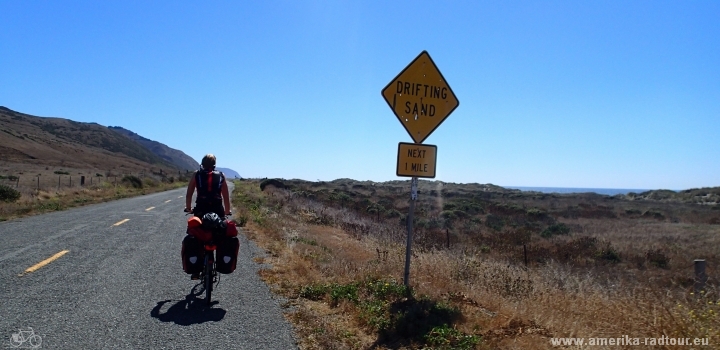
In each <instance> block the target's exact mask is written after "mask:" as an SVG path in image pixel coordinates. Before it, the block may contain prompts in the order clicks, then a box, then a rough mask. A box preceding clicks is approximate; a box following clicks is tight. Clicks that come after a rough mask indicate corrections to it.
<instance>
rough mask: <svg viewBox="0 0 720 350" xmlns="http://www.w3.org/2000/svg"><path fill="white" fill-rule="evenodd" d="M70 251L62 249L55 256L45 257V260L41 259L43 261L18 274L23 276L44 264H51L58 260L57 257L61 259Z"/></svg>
mask: <svg viewBox="0 0 720 350" xmlns="http://www.w3.org/2000/svg"><path fill="white" fill-rule="evenodd" d="M68 252H70V251H69V250H63V251H61V252H59V253H57V254H55V255H53V256H51V257H49V258H47V259H45V260H43V261H41V262H39V263H37V264H35V265H33V266H30V267H28V268H27V270H25V272H23V273H21V274H19V275H18V276H22V275H24V274H26V273H32V272H35V271H37V269H39V268H41V267H43V266H45V265H47V264H49V263H51V262H53V261H55V260H57V259H59V258H60V257H61V256H63V255H65V254H67V253H68Z"/></svg>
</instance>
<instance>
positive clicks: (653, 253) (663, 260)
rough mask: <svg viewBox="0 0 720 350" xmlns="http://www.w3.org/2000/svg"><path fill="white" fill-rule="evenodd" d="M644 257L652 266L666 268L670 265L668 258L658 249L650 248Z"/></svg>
mask: <svg viewBox="0 0 720 350" xmlns="http://www.w3.org/2000/svg"><path fill="white" fill-rule="evenodd" d="M645 259H646V260H647V261H648V262H649V263H650V264H651V265H653V266H655V267H659V268H661V269H666V268H668V266H669V265H670V258H669V257H668V256H667V255H665V253H664V252H663V251H661V250H660V249H655V250H650V251H648V252H647V253H645Z"/></svg>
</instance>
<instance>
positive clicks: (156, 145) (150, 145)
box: [108, 126, 200, 170]
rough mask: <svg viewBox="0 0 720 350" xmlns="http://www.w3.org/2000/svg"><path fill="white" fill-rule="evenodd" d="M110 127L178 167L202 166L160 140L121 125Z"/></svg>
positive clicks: (183, 168) (185, 168) (188, 168)
mask: <svg viewBox="0 0 720 350" xmlns="http://www.w3.org/2000/svg"><path fill="white" fill-rule="evenodd" d="M108 128H109V129H110V130H112V131H115V132H117V133H119V134H121V135H124V136H126V137H128V138H130V139H131V140H133V141H135V142H137V143H139V144H141V145H142V146H143V147H145V148H146V149H148V150H149V151H151V152H152V153H153V154H155V155H157V156H158V157H160V158H162V159H164V160H165V161H167V162H169V163H171V164H173V165H175V167H177V168H178V169H182V170H195V169H197V168H199V167H200V164H199V163H198V162H197V161H195V159H193V158H192V157H190V156H188V155H187V154H185V153H184V152H183V151H180V150H177V149H174V148H170V147H168V146H166V145H165V144H162V143H160V142H157V141H153V140H150V139H147V138H145V137H142V136H140V135H138V134H136V133H134V132H132V131H130V130H128V129H125V128H123V127H120V126H109V127H108Z"/></svg>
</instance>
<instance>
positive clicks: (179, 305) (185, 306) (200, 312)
mask: <svg viewBox="0 0 720 350" xmlns="http://www.w3.org/2000/svg"><path fill="white" fill-rule="evenodd" d="M172 301H173V300H163V301H159V302H158V303H157V305H155V307H154V308H153V309H152V311H150V316H152V317H154V318H157V319H158V320H160V321H162V322H175V323H176V324H179V325H181V326H189V325H193V324H199V323H203V322H208V321H213V322H217V321H220V320H222V319H223V318H224V317H225V313H226V311H225V310H224V309H220V308H217V309H215V308H213V307H212V306H213V305H215V304H217V301H214V302H212V303H211V305H207V304H205V300H204V299H198V298H197V297H196V294H195V293H193V292H190V294H188V295H187V296H186V297H185V300H178V301H177V302H176V303H175V304H173V305H172V306H170V308H169V309H167V311H165V312H164V313H160V309H162V307H163V306H164V305H165V304H167V303H170V302H172Z"/></svg>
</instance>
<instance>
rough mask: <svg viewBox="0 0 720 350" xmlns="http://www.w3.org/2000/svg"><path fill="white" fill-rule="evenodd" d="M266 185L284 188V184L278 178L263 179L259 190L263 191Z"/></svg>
mask: <svg viewBox="0 0 720 350" xmlns="http://www.w3.org/2000/svg"><path fill="white" fill-rule="evenodd" d="M268 185H272V186H275V187H277V188H286V187H285V184H284V183H283V182H282V181H280V180H278V179H265V180H263V181H262V182H260V191H265V187H266V186H268Z"/></svg>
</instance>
